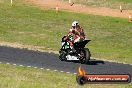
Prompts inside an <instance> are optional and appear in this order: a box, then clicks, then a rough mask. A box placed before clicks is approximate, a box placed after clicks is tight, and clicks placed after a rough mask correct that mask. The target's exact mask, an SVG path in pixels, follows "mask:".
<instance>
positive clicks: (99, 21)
mask: <svg viewBox="0 0 132 88" xmlns="http://www.w3.org/2000/svg"><path fill="white" fill-rule="evenodd" d="M13 3H14V5H13V6H12V7H11V6H10V2H9V1H8V0H1V1H0V12H1V14H0V41H5V42H17V43H20V44H25V45H33V46H40V47H43V48H42V49H44V50H45V49H49V48H50V49H53V50H59V48H60V47H61V43H60V41H61V38H62V37H63V35H66V34H67V33H68V31H69V28H70V26H71V23H72V21H73V20H78V21H79V22H80V23H81V25H83V27H84V31H85V33H86V35H87V38H88V39H91V40H92V41H91V42H90V43H89V44H88V45H87V47H89V48H90V51H91V53H92V56H93V57H97V58H105V59H108V60H113V61H118V62H125V63H132V59H131V57H132V30H131V29H132V24H131V23H129V22H128V20H127V19H122V18H112V17H103V16H96V15H86V14H79V13H72V12H66V11H60V12H59V14H56V12H55V11H54V10H47V9H40V8H37V7H33V6H29V5H26V4H23V3H22V0H14V2H13Z"/></svg>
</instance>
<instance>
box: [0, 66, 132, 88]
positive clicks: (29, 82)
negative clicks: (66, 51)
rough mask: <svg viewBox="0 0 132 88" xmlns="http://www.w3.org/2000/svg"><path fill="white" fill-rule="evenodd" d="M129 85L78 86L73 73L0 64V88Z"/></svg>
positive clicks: (124, 87) (125, 87)
mask: <svg viewBox="0 0 132 88" xmlns="http://www.w3.org/2000/svg"><path fill="white" fill-rule="evenodd" d="M131 86H132V85H131V84H86V85H84V86H80V85H78V84H77V83H76V76H75V75H73V74H66V73H60V72H54V71H47V70H40V69H35V68H27V67H19V66H13V65H6V64H0V88H131Z"/></svg>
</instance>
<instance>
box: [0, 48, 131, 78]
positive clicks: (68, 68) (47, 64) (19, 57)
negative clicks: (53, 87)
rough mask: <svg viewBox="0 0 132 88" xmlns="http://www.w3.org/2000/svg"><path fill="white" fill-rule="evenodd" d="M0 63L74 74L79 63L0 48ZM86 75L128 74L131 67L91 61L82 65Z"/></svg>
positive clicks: (46, 54)
mask: <svg viewBox="0 0 132 88" xmlns="http://www.w3.org/2000/svg"><path fill="white" fill-rule="evenodd" d="M0 62H2V63H7V62H8V63H11V64H18V65H20V64H21V65H24V66H33V67H40V68H46V69H51V70H58V71H64V72H71V73H76V72H77V69H78V67H79V66H80V63H77V62H64V61H60V60H59V59H58V55H57V54H53V53H46V52H39V51H32V50H27V49H18V48H11V47H4V46H0ZM82 67H83V68H84V69H85V70H86V72H87V73H88V74H98V73H99V74H130V75H131V77H132V65H129V64H120V63H115V62H108V61H101V60H91V61H90V63H88V64H82Z"/></svg>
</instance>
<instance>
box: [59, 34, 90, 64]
mask: <svg viewBox="0 0 132 88" xmlns="http://www.w3.org/2000/svg"><path fill="white" fill-rule="evenodd" d="M65 37H66V36H64V37H63V38H62V41H61V42H62V47H61V49H60V51H59V59H60V60H61V61H75V60H76V61H79V62H80V63H82V64H87V63H88V62H89V60H90V57H91V54H90V51H89V49H88V48H85V45H86V44H87V43H88V42H89V41H91V40H83V41H79V42H76V43H74V44H73V47H74V49H71V46H70V44H69V43H68V41H69V39H67V40H65V41H64V38H65Z"/></svg>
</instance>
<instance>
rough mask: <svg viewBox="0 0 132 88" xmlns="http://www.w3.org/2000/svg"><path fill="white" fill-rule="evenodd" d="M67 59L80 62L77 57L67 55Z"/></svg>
mask: <svg viewBox="0 0 132 88" xmlns="http://www.w3.org/2000/svg"><path fill="white" fill-rule="evenodd" d="M66 58H67V60H79V59H78V58H77V57H76V56H70V55H67V56H66Z"/></svg>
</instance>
